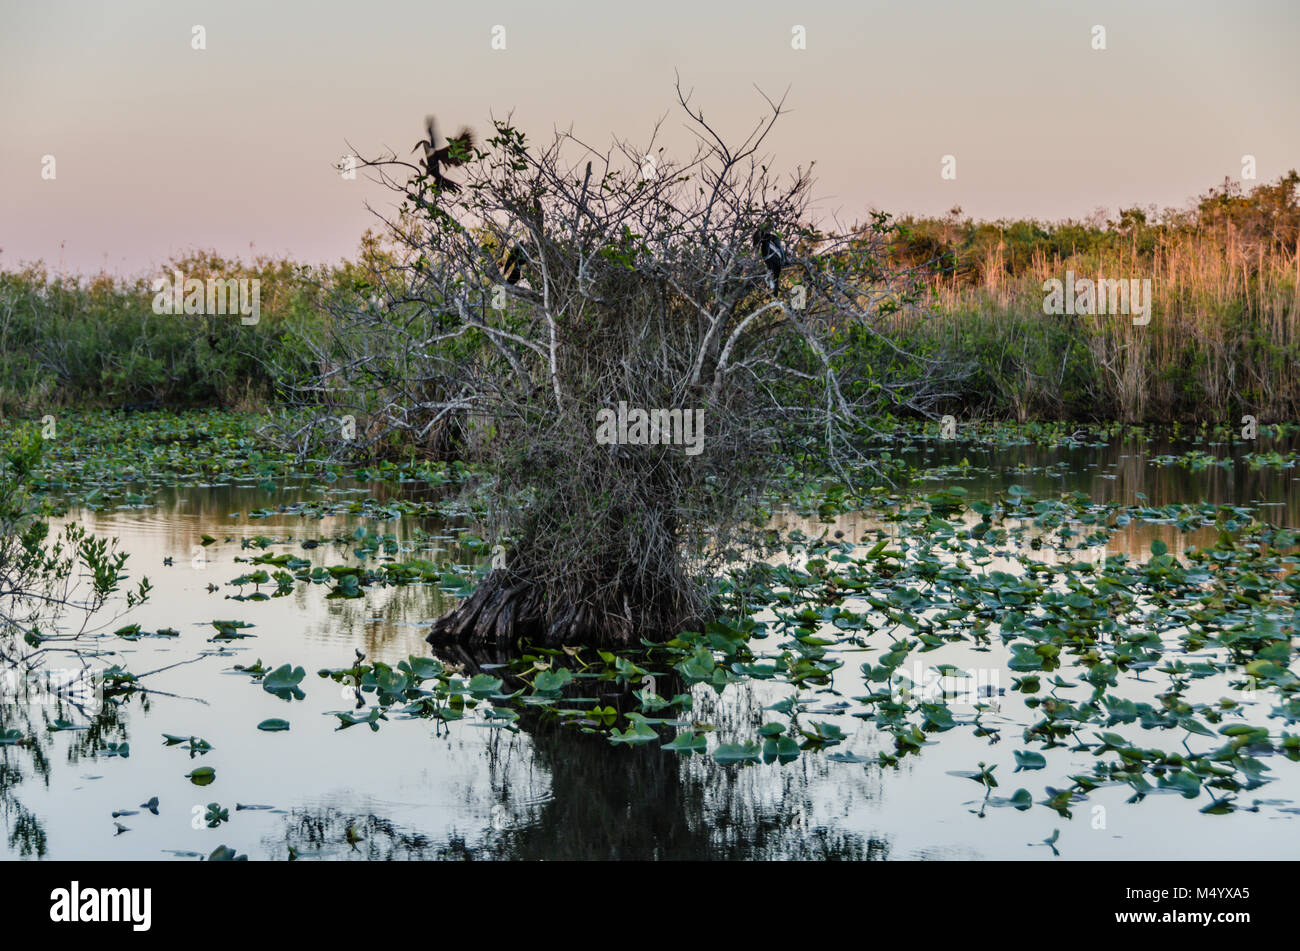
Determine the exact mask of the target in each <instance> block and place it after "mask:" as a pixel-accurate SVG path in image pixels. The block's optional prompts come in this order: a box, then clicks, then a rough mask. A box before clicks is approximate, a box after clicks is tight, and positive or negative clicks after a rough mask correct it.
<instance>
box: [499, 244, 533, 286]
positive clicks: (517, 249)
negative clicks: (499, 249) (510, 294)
mask: <svg viewBox="0 0 1300 951" xmlns="http://www.w3.org/2000/svg"><path fill="white" fill-rule="evenodd" d="M527 260H528V258H527V257H526V256H525V255H524V249H523V247H522V246H521V245H520V244H519V243H518V242H515V243H514V244H512V245H511V246H510V250H509V251H508V252H507V253H506V256H505V257H504V258H502V259H501V264H500V268H501V276H502V277H504V278H505V279H506V283H507V284H518V283H519V278H520V276H521V275H522V274H523V267H524V263H525V262H526V261H527Z"/></svg>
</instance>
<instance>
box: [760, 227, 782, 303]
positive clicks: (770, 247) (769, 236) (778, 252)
mask: <svg viewBox="0 0 1300 951" xmlns="http://www.w3.org/2000/svg"><path fill="white" fill-rule="evenodd" d="M754 248H755V249H756V250H757V251H758V256H759V257H760V258H762V259H763V264H764V265H766V266H767V286H768V287H770V288H771V289H772V293H773V294H775V293H776V289H777V286H778V283H779V282H780V280H781V268H782V267H784V266H785V265H787V264H789V263H790V254H789V252H788V251H786V249H785V244H783V243H782V241H781V238H780V237H779V236H778V235H777V234H776V233H775V232H774V231H772V229H770V228H767V227H763V228H759V229H758V230H757V231H755V232H754Z"/></svg>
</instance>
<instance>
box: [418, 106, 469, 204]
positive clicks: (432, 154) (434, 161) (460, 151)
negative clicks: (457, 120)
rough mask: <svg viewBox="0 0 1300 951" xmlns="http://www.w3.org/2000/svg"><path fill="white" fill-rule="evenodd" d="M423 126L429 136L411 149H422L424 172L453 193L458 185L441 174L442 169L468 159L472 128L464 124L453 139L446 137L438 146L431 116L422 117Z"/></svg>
mask: <svg viewBox="0 0 1300 951" xmlns="http://www.w3.org/2000/svg"><path fill="white" fill-rule="evenodd" d="M424 128H425V131H426V132H427V133H428V135H429V137H428V138H427V139H421V140H420V141H419V142H416V143H415V148H413V149H411V151H412V152H415V151H418V150H419V149H424V172H425V174H426V175H428V176H429V177H431V178H432V179H433V183H434V185H435V186H437V187H438V188H439V189H442V190H445V191H449V192H453V193H455V192H458V191H460V186H459V185H458V184H456V183H455V182H453V181H452V180H451V179H449V178H447V177H446V176H445V175H443V173H442V170H443V168H444V167H451V168H455V167H457V166H460V165H464V164H465V163H466V162H467V161H469V159H470V153H471V152H472V151H473V149H474V130H472V129H470V128H469V127H468V126H466V127H464V128H462V129H461V130H460V134H459V135H457V136H456V137H455V138H454V139H448V140H447V144H446V145H444V146H443V147H442V148H438V133H437V129H436V126H435V125H434V118H433V116H425V117H424Z"/></svg>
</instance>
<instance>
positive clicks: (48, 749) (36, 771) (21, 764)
mask: <svg viewBox="0 0 1300 951" xmlns="http://www.w3.org/2000/svg"><path fill="white" fill-rule="evenodd" d="M141 699H142V702H143V701H144V698H143V697H142V698H141ZM60 720H62V721H64V722H68V723H78V724H86V725H87V728H86V729H82V730H75V731H64V730H60V731H57V732H51V730H50V726H51V724H53V723H55V722H56V721H60ZM14 730H17V731H18V732H19V733H21V734H22V736H23V738H24V739H23V742H22V743H21V744H16V745H3V746H0V816H3V819H4V824H5V831H6V834H7V838H8V842H9V848H10V850H11V852H13V853H15V854H16V855H18V856H19V857H21V858H32V857H35V858H44V857H45V854H46V848H47V838H46V834H45V828H44V826H43V825H42V823H41V820H40V817H39V816H37V815H36V813H35V812H33V811H32V810H31V809H30V808H28V807H27V806H26V805H25V804H24V803H23V801H22V800H21V799H20V798H19V794H20V792H21V787H22V786H23V784H24V783H25V782H27V781H29V780H33V779H34V780H39V781H40V783H41V785H43V786H44V787H46V788H47V789H48V788H49V785H50V777H51V774H52V763H51V755H52V753H53V750H54V744H55V737H56V736H59V735H63V734H64V733H70V735H71V737H72V739H71V742H70V744H69V747H68V753H67V756H68V761H69V762H70V763H75V762H78V761H79V760H81V759H83V758H86V759H95V758H96V757H97V756H98V755H99V754H100V752H101V751H103V750H104V749H105V748H106V746H107V744H109V743H116V744H118V745H121V744H123V743H126V742H127V741H128V740H127V733H126V720H125V718H124V717H123V716H122V711H121V708H120V705H119V703H117V702H112V701H110V702H107V703H104V704H103V705H102V706H100V707H99V708H98V709H93V710H92V709H91V708H89V707H87V706H84V705H82V704H79V703H73V702H70V701H67V700H64V699H62V698H59V699H58V700H57V702H55V703H52V704H37V703H26V702H19V703H0V733H6V732H10V731H14Z"/></svg>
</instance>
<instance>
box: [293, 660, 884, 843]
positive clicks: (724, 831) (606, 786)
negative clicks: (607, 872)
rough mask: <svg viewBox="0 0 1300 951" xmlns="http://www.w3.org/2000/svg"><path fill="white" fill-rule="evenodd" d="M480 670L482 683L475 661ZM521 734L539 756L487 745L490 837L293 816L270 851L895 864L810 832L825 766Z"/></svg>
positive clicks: (521, 747) (565, 733)
mask: <svg viewBox="0 0 1300 951" xmlns="http://www.w3.org/2000/svg"><path fill="white" fill-rule="evenodd" d="M455 659H456V660H457V661H459V662H462V663H466V662H467V660H468V657H467V655H465V654H464V653H463V652H460V653H458V655H457V657H456V658H455ZM498 660H499V659H497V658H493V662H496V661H498ZM484 662H487V661H484ZM466 668H467V669H466V672H467V673H472V672H474V671H475V670H477V669H480V668H479V666H478V664H476V663H473V662H472V661H471V662H470V663H466ZM490 669H491V671H492V672H493V673H495V674H497V675H498V676H499V675H500V674H501V671H500V670H499V669H497V668H490ZM511 686H512V685H511V684H510V683H509V682H507V685H506V688H505V689H507V690H509V689H510V688H511ZM659 686H660V687H661V688H664V687H665V685H664V684H663V683H660V685H659ZM672 686H680V685H668V687H669V688H670V687H672ZM588 689H589V688H588ZM660 692H661V693H662V692H663V690H661V691H660ZM614 700H615V698H612V697H609V696H603V697H602V702H613V701H614ZM728 702H729V704H730V706H731V710H732V716H733V717H735V718H736V719H737V720H748V719H752V717H753V716H755V715H756V712H757V711H758V709H759V708H758V707H756V706H755V705H754V704H755V703H756V701H755V700H754V699H753V697H752V696H749V695H742V696H741V697H740V698H738V700H737V701H732V700H730V699H729V701H728ZM615 705H620V704H617V703H616V704H615ZM519 726H520V727H521V730H522V734H521V735H522V736H524V737H526V738H527V740H526V742H520V739H519V737H516V736H512V735H510V734H508V733H502V732H499V731H498V732H497V733H496V734H495V735H494V736H493V737H491V738H490V739H489V740H488V742H487V743H486V751H485V757H486V759H487V761H488V774H489V785H490V787H491V788H490V790H487V791H484V792H485V793H486V794H487V795H489V796H490V799H491V802H490V804H488V805H489V808H488V809H484V810H483V811H484V812H489V811H490V816H485V817H484V819H483V820H481V821H482V822H483V827H482V828H476V829H466V830H454V831H452V832H451V833H448V834H445V835H443V836H442V837H440V838H439V839H437V840H434V839H431V838H430V837H429V836H427V835H424V834H422V833H419V832H416V831H412V830H409V829H403V828H401V827H399V826H397V825H396V824H394V823H392V822H391V821H389V820H387V819H385V818H384V817H382V816H379V815H376V814H374V813H367V812H360V811H357V812H351V811H348V810H343V809H338V808H335V807H330V806H322V807H316V808H306V809H295V810H293V811H292V812H291V813H289V814H288V816H287V817H286V819H285V824H284V834H283V840H282V842H281V841H280V840H278V839H277V840H276V841H274V842H268V843H267V845H268V851H269V852H270V853H271V854H272V855H273V856H278V855H282V854H284V852H282V851H281V850H283V849H284V847H285V846H286V845H288V846H292V847H293V848H294V849H295V850H296V851H297V853H298V854H299V855H302V856H306V855H317V856H320V857H329V858H349V857H354V858H358V859H362V858H364V859H371V860H389V859H467V860H473V859H512V860H533V859H535V860H557V859H558V860H562V859H573V860H589V859H620V860H621V859H632V860H647V859H658V860H673V859H818V860H822V859H858V860H861V859H877V858H886V857H888V854H889V844H888V842H886V841H884V840H882V839H878V838H875V837H867V836H863V835H861V834H858V833H855V832H846V831H843V830H838V829H833V828H829V827H825V826H819V825H810V824H809V823H808V820H807V819H806V815H807V810H806V808H805V802H804V800H805V799H806V796H807V791H808V789H809V787H810V786H811V785H813V783H814V782H817V781H820V780H822V779H824V778H825V776H824V773H825V771H826V769H827V767H828V765H829V764H826V763H825V762H823V761H820V760H819V761H818V763H817V765H813V764H812V763H810V762H809V760H808V758H801V760H799V761H798V762H796V763H792V764H788V765H786V766H773V767H740V766H724V765H719V764H717V763H715V762H714V761H713V760H712V759H711V758H705V757H701V756H695V757H683V756H681V755H679V754H677V753H674V752H671V751H666V750H663V749H661V748H660V747H659V745H658V744H650V745H648V746H642V747H632V748H629V747H614V746H612V745H611V744H610V743H609V741H608V740H607V739H606V738H605V737H604V736H603V735H594V734H584V733H582V732H580V731H578V730H575V729H573V728H572V727H566V726H562V725H560V723H559V722H558V721H557V720H555V719H553V718H547V717H546V716H544V715H543V714H542V713H540V712H538V711H530V712H527V713H525V715H524V716H523V717H522V718H521V720H520V721H519ZM457 728H467V725H464V724H462V725H459V727H457V726H453V729H457ZM516 757H518V758H519V759H518V761H515V758H516ZM760 787H761V788H760ZM474 798H475V799H476V800H477V801H480V802H481V801H482V800H481V799H479V798H478V797H474ZM349 828H351V829H352V834H351V835H349V833H348V829H349ZM349 840H351V841H349Z"/></svg>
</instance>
